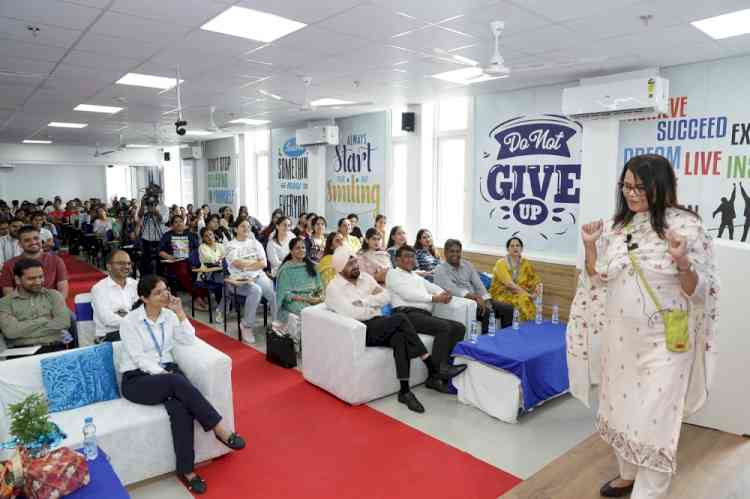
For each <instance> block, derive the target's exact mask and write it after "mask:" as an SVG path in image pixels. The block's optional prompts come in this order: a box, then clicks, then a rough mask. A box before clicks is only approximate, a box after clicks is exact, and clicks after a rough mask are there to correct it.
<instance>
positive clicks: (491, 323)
mask: <svg viewBox="0 0 750 499" xmlns="http://www.w3.org/2000/svg"><path fill="white" fill-rule="evenodd" d="M489 314H490V320H489V324H488V325H487V334H488V335H489V336H495V330H496V329H495V328H496V327H497V325H496V323H495V312H494V311H492V310H490V312H489Z"/></svg>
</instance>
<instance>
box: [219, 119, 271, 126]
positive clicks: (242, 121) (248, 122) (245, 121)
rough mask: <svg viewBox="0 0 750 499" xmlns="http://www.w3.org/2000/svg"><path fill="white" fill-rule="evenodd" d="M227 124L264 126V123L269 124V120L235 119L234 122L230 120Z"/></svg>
mask: <svg viewBox="0 0 750 499" xmlns="http://www.w3.org/2000/svg"><path fill="white" fill-rule="evenodd" d="M229 123H240V124H242V125H265V124H266V123H271V122H270V121H269V120H256V119H252V118H237V119H236V120H232V121H230V122H229Z"/></svg>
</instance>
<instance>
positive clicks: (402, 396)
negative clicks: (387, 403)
mask: <svg viewBox="0 0 750 499" xmlns="http://www.w3.org/2000/svg"><path fill="white" fill-rule="evenodd" d="M398 401H399V402H401V403H402V404H406V407H408V408H409V410H410V411H414V412H418V413H420V414H421V413H423V412H424V406H423V405H422V404H420V403H419V400H417V397H416V396H415V395H414V393H413V392H406V393H399V394H398Z"/></svg>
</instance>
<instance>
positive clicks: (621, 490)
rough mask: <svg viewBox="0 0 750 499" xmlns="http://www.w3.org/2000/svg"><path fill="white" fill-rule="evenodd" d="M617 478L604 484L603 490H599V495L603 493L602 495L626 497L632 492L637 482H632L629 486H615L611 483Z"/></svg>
mask: <svg viewBox="0 0 750 499" xmlns="http://www.w3.org/2000/svg"><path fill="white" fill-rule="evenodd" d="M618 478H619V477H618ZM615 480H617V478H613V479H612V480H610V481H609V482H607V483H605V484H604V485H602V488H601V490H599V495H601V496H602V497H625V496H628V495H630V493H631V492H632V491H633V484H635V482H633V483H631V484H630V485H628V486H627V487H613V486H612V485H610V484H611V483H612V482H614V481H615Z"/></svg>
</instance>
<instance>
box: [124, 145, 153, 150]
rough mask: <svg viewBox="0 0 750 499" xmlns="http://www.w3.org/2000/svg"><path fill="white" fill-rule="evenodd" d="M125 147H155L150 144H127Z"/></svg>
mask: <svg viewBox="0 0 750 499" xmlns="http://www.w3.org/2000/svg"><path fill="white" fill-rule="evenodd" d="M125 147H127V148H128V149H147V148H149V147H154V146H152V145H149V144H127V145H126V146H125Z"/></svg>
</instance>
